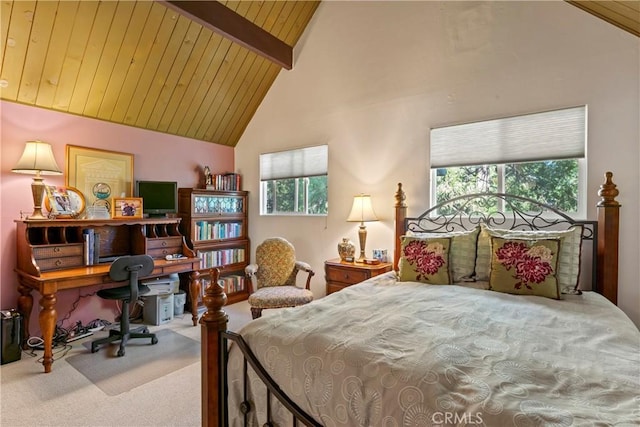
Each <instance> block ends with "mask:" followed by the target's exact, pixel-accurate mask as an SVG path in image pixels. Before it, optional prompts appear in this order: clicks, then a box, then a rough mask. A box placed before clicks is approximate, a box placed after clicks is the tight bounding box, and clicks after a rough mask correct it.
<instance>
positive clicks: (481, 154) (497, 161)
mask: <svg viewBox="0 0 640 427" xmlns="http://www.w3.org/2000/svg"><path fill="white" fill-rule="evenodd" d="M585 146H586V106H581V107H575V108H568V109H563V110H554V111H547V112H543V113H536V114H528V115H524V116H517V117H508V118H502V119H497V120H489V121H484V122H476V123H469V124H463V125H455V126H449V127H443V128H437V129H432V130H431V168H432V169H431V176H432V180H431V182H432V193H431V194H432V203H433V204H434V205H435V204H437V203H440V202H443V201H445V200H448V199H451V198H453V197H456V196H460V195H463V194H469V193H481V192H488V191H489V192H498V193H509V194H515V195H518V196H522V197H527V198H531V199H535V200H538V201H541V202H543V203H546V204H549V205H552V206H554V207H558V208H559V209H561V210H563V211H565V212H570V213H573V214H579V215H584V214H585V200H584V198H583V193H584V192H583V188H584V181H585V180H586V179H585V178H584V177H585V173H584V169H585V167H586V166H585V163H586V162H585V161H584V157H585ZM503 208H504V207H503V206H494V207H489V210H494V211H501V210H503ZM442 213H444V214H446V212H442Z"/></svg>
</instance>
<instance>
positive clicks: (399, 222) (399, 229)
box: [393, 182, 407, 271]
mask: <svg viewBox="0 0 640 427" xmlns="http://www.w3.org/2000/svg"><path fill="white" fill-rule="evenodd" d="M395 197H396V204H395V208H396V224H395V226H396V234H395V245H394V249H393V269H394V270H396V271H397V270H398V261H399V260H400V246H401V242H400V236H402V235H404V229H405V228H404V227H405V224H404V222H405V219H406V217H407V205H406V203H405V202H404V201H405V198H406V196H405V194H404V191H403V190H402V183H401V182H399V183H398V190H397V191H396V195H395Z"/></svg>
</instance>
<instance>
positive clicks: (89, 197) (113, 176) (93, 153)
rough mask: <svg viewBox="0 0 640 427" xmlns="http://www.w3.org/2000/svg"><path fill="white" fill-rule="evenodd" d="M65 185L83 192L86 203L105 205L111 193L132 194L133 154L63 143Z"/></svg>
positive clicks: (129, 195) (111, 195)
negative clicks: (64, 145) (64, 151)
mask: <svg viewBox="0 0 640 427" xmlns="http://www.w3.org/2000/svg"><path fill="white" fill-rule="evenodd" d="M65 181H66V182H65V185H66V186H67V187H74V188H77V189H78V190H79V191H80V192H81V193H82V194H84V197H85V200H86V204H87V206H107V208H109V206H108V200H110V199H111V198H112V197H132V196H133V154H130V153H122V152H118V151H109V150H101V149H96V148H88V147H81V146H77V145H67V146H66V165H65Z"/></svg>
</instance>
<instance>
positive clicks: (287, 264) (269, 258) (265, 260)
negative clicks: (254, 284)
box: [256, 237, 296, 288]
mask: <svg viewBox="0 0 640 427" xmlns="http://www.w3.org/2000/svg"><path fill="white" fill-rule="evenodd" d="M256 263H257V264H258V265H259V266H260V267H259V268H258V272H257V273H256V279H257V280H258V287H259V288H262V287H263V286H280V285H284V284H285V283H286V282H287V279H288V278H289V277H290V276H291V273H292V272H293V269H294V267H295V263H296V254H295V249H294V248H293V245H292V244H291V243H289V242H288V241H286V240H285V239H283V238H280V237H274V238H270V239H267V240H265V241H264V242H262V243H261V244H260V245H258V247H257V248H256Z"/></svg>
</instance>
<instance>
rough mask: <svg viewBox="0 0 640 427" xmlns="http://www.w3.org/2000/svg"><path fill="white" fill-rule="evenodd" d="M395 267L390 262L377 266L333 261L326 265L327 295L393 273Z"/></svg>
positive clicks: (326, 262)
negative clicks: (388, 272) (383, 274)
mask: <svg viewBox="0 0 640 427" xmlns="http://www.w3.org/2000/svg"><path fill="white" fill-rule="evenodd" d="M392 268H393V266H392V265H391V264H390V263H388V262H381V263H380V264H376V265H368V264H358V263H352V262H342V261H340V260H339V259H331V260H328V261H325V263H324V273H325V280H326V282H327V295H329V294H330V293H333V292H337V291H339V290H341V289H344V288H346V287H347V286H351V285H355V284H356V283H360V282H362V281H365V280H367V279H370V278H372V277H375V276H377V275H379V274H382V273H386V272H387V271H391V269H392Z"/></svg>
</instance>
